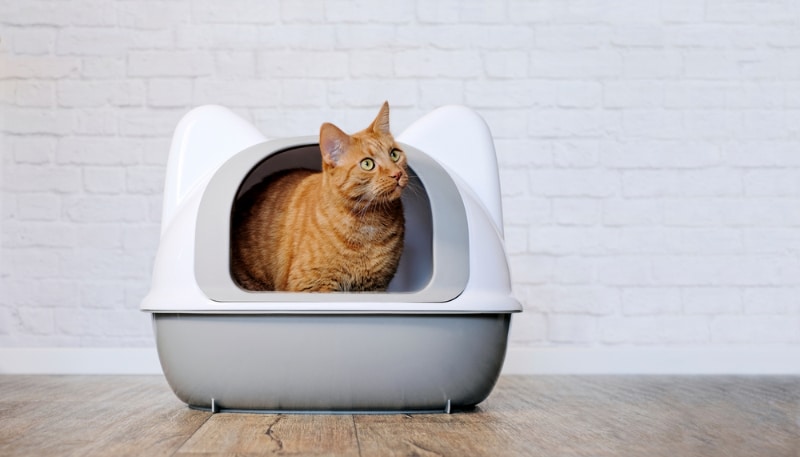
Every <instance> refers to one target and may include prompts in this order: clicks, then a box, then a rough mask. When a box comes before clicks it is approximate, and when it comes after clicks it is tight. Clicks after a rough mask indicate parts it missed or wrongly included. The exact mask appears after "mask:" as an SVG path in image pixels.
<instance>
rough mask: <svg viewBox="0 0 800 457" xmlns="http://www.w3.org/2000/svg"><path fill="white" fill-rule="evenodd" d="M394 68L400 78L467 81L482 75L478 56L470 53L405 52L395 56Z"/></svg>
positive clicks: (481, 66) (481, 64)
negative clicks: (436, 78)
mask: <svg viewBox="0 0 800 457" xmlns="http://www.w3.org/2000/svg"><path fill="white" fill-rule="evenodd" d="M394 66H395V75H396V76H397V77H401V78H413V77H419V78H427V77H445V78H460V79H469V78H474V77H477V76H480V75H481V74H482V73H483V63H482V62H481V58H480V55H478V53H476V52H470V51H439V50H429V49H425V50H405V51H400V52H398V53H396V54H395V60H394Z"/></svg>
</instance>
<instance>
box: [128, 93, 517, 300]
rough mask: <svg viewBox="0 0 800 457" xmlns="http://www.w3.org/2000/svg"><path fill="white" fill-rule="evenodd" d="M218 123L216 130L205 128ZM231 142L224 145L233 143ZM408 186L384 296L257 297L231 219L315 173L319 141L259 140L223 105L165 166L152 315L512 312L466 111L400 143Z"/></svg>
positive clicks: (487, 179)
mask: <svg viewBox="0 0 800 457" xmlns="http://www.w3.org/2000/svg"><path fill="white" fill-rule="evenodd" d="M211 120H213V122H212V121H211ZM228 139H230V140H228ZM397 140H398V142H399V143H400V144H401V146H402V147H403V149H404V150H405V152H406V154H407V157H408V165H409V168H410V169H411V175H412V176H413V177H414V178H413V180H412V185H411V186H410V187H409V189H407V190H406V191H405V192H404V196H403V203H404V210H405V213H406V246H405V249H404V252H403V255H402V257H401V262H400V266H399V267H398V272H397V274H396V276H395V278H394V279H393V281H392V283H391V284H390V286H389V289H388V290H387V291H386V292H356V293H295V292H272V291H265V292H260V291H259V292H254V291H247V290H243V289H241V288H239V287H238V286H237V285H236V284H235V282H234V281H233V279H232V277H231V274H230V265H229V263H230V262H229V259H230V254H229V250H230V215H231V208H232V205H233V203H234V201H235V199H236V197H237V196H238V195H240V194H241V193H243V191H245V190H246V189H247V188H249V186H251V185H252V184H254V183H255V182H257V181H258V180H259V179H261V178H263V177H264V176H266V175H269V174H271V173H274V172H276V171H279V170H282V169H287V168H312V169H319V167H320V159H319V146H318V143H317V141H318V139H317V138H316V137H300V138H285V139H278V140H271V141H268V140H266V139H265V138H264V137H263V136H261V135H260V133H258V132H257V131H256V130H255V129H254V128H253V127H252V126H251V125H250V124H249V123H247V122H246V121H244V120H243V119H241V118H239V117H238V116H236V115H234V114H233V113H231V112H230V111H229V110H227V109H225V108H222V107H218V106H206V107H201V108H197V109H195V110H194V111H193V112H192V113H190V114H189V115H187V116H186V117H185V118H184V120H183V121H182V122H181V124H180V125H179V127H178V129H177V130H176V133H175V137H174V140H173V146H172V152H171V154H170V160H169V163H168V166H167V168H168V169H167V176H168V179H167V183H166V187H165V201H164V210H163V217H162V233H161V240H160V245H159V250H158V254H157V257H156V261H155V266H154V271H153V282H152V288H151V291H150V293H149V294H148V296H147V297H146V298H145V299H144V301H143V303H142V310H143V311H147V312H153V313H186V312H188V313H201V314H202V313H209V314H214V313H221V312H222V313H245V314H261V313H270V314H272V313H275V314H294V313H326V314H331V313H332V314H338V313H345V314H346V313H370V314H382V313H414V314H419V313H423V314H426V313H438V314H441V313H469V314H471V313H513V312H518V311H520V310H521V307H520V304H519V302H518V301H517V300H515V299H514V298H513V297H512V296H511V283H510V278H509V271H508V264H507V260H506V255H505V251H504V247H503V232H502V210H501V204H500V188H499V179H498V170H497V162H496V157H495V152H494V146H493V142H492V138H491V134H490V132H489V130H488V127H487V126H486V124H485V122H484V121H483V120H482V119H481V118H480V117H479V116H478V115H477V114H475V113H474V112H473V111H471V110H469V109H467V108H464V107H457V106H450V107H444V108H440V109H439V110H436V111H434V112H433V113H431V114H429V115H428V116H426V117H423V118H422V119H420V120H419V121H417V122H416V123H415V124H413V125H412V126H411V127H409V128H408V129H407V130H406V131H405V132H404V133H403V134H401V135H398V136H397Z"/></svg>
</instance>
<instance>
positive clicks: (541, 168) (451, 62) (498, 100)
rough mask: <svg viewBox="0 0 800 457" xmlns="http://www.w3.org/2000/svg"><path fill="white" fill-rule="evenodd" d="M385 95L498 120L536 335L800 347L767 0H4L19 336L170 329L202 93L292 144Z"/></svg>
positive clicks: (775, 34) (787, 15) (545, 340)
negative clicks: (162, 311)
mask: <svg viewBox="0 0 800 457" xmlns="http://www.w3.org/2000/svg"><path fill="white" fill-rule="evenodd" d="M384 99H388V100H389V101H390V102H391V104H392V106H393V107H394V110H393V128H394V130H395V131H396V132H400V131H402V130H403V129H404V128H405V127H406V126H407V125H408V124H409V123H410V122H411V121H413V120H414V119H416V118H417V117H419V116H420V115H422V114H424V113H425V112H427V111H429V110H430V109H432V108H434V107H436V106H439V105H443V104H448V103H459V104H466V105H469V106H471V107H473V108H475V109H476V110H478V111H479V112H480V113H481V114H482V115H483V116H484V117H485V118H486V119H487V121H488V122H489V124H490V126H491V128H492V130H493V132H494V135H495V137H496V145H497V151H498V156H499V159H500V165H501V174H502V184H503V205H504V212H505V223H506V234H507V250H508V253H509V256H510V263H511V267H512V273H513V278H514V288H515V293H516V295H517V296H518V297H519V298H520V300H521V301H523V302H524V304H525V308H526V313H525V314H523V315H521V316H519V317H518V318H516V319H515V321H514V328H513V332H512V337H511V338H512V341H511V342H512V347H530V348H538V347H541V348H546V347H554V346H559V347H560V346H581V347H583V346H590V347H603V348H605V347H623V346H640V345H644V346H648V347H656V346H669V347H678V346H685V345H691V346H693V347H694V346H701V347H716V346H719V345H724V346H727V345H732V346H735V347H739V346H742V345H780V346H783V347H786V346H790V347H795V348H797V347H800V298H798V297H800V7H798V4H797V3H796V2H792V1H776V2H769V3H764V2H758V1H756V0H737V1H727V0H706V1H702V0H698V1H694V0H685V1H684V0H682V1H674V0H672V1H666V0H663V1H656V0H646V1H634V0H629V1H627V0H622V1H614V2H600V3H598V2H593V1H583V0H569V1H563V0H543V1H529V0H500V1H494V2H477V1H468V2H460V1H447V0H444V1H433V2H396V1H393V2H378V3H376V2H350V1H311V2H292V1H289V0H271V1H254V0H229V1H226V2H217V1H205V0H203V1H199V0H197V1H190V0H169V1H167V0H155V1H152V0H149V1H144V0H142V1H138V0H125V1H122V0H117V1H114V0H109V1H105V0H80V1H70V2H61V1H51V0H24V1H23V0H0V109H1V110H2V111H0V116H1V117H0V134H2V138H1V141H0V148H2V162H1V164H2V198H0V205H1V206H0V208H1V210H0V217H2V226H1V227H2V228H1V229H0V230H1V231H2V233H1V235H2V236H1V237H0V243H2V244H1V245H0V292H1V293H0V346H3V347H12V348H13V347H37V346H38V347H52V346H84V347H85V346H93V347H107V346H108V347H117V346H151V345H152V344H153V341H152V335H151V329H150V326H149V321H148V316H146V315H144V314H142V313H140V312H139V311H138V309H137V307H138V304H139V301H140V299H141V298H142V296H143V295H144V293H145V292H146V290H147V287H148V282H149V275H150V268H151V262H152V258H153V254H154V251H155V249H156V245H157V239H158V224H159V214H160V192H161V190H162V182H163V179H164V164H165V161H166V153H167V149H168V147H169V137H170V134H171V132H172V129H173V128H174V126H175V124H176V122H177V121H178V119H179V118H180V117H181V115H182V114H183V113H185V112H186V111H187V110H189V109H190V108H191V107H193V106H196V105H198V104H204V103H218V104H223V105H227V106H229V107H231V108H232V109H234V110H235V111H236V112H238V113H240V114H241V115H243V116H245V117H247V118H249V119H251V120H252V121H253V122H255V123H256V124H257V126H258V127H259V128H260V129H261V130H262V131H264V133H265V134H266V135H268V136H271V137H277V136H292V135H306V134H314V132H316V131H317V129H318V126H319V124H320V123H321V122H323V121H333V122H337V123H339V124H341V125H342V126H343V127H345V128H347V129H356V128H360V127H361V126H362V125H363V124H364V123H365V122H366V121H368V120H369V119H371V116H372V114H373V112H374V110H375V109H376V107H377V106H378V105H379V103H380V102H382V101H383V100H384Z"/></svg>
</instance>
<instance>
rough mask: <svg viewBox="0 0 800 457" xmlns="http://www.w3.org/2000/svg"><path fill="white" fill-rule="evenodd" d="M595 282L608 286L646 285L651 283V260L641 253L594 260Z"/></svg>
mask: <svg viewBox="0 0 800 457" xmlns="http://www.w3.org/2000/svg"><path fill="white" fill-rule="evenodd" d="M596 268H597V282H598V283H599V284H604V285H609V286H635V287H641V286H647V285H651V284H653V278H652V273H651V270H652V260H651V259H650V258H649V257H646V256H642V255H627V256H624V255H615V256H611V257H602V258H598V259H597V261H596Z"/></svg>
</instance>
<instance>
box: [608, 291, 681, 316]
mask: <svg viewBox="0 0 800 457" xmlns="http://www.w3.org/2000/svg"><path fill="white" fill-rule="evenodd" d="M681 309H682V302H681V291H680V290H679V289H674V288H665V287H639V288H626V289H624V290H623V291H622V313H623V314H624V315H631V316H635V315H665V314H667V315H674V314H680V312H681Z"/></svg>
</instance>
